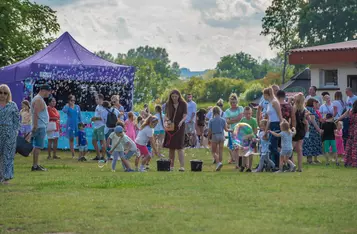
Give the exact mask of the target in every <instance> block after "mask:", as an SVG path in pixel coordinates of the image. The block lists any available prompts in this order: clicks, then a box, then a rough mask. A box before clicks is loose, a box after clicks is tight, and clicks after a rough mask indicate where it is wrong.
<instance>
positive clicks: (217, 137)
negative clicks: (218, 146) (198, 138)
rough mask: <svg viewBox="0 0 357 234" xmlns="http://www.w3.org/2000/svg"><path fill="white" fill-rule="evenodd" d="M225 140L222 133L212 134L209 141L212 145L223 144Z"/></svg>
mask: <svg viewBox="0 0 357 234" xmlns="http://www.w3.org/2000/svg"><path fill="white" fill-rule="evenodd" d="M225 140H226V138H225V137H224V133H217V134H212V139H211V141H212V142H214V143H221V142H224V141H225Z"/></svg>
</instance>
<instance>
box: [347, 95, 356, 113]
mask: <svg viewBox="0 0 357 234" xmlns="http://www.w3.org/2000/svg"><path fill="white" fill-rule="evenodd" d="M355 101H357V96H356V95H353V96H352V97H347V101H346V108H347V110H350V109H352V107H353V103H354V102H355Z"/></svg>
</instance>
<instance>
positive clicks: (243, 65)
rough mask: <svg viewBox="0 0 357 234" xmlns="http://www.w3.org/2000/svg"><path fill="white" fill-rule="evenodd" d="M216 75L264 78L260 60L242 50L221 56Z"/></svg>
mask: <svg viewBox="0 0 357 234" xmlns="http://www.w3.org/2000/svg"><path fill="white" fill-rule="evenodd" d="M214 76H215V77H227V78H236V79H242V80H253V79H258V78H263V77H264V75H263V77H262V74H261V72H260V65H259V63H258V61H257V60H256V59H255V58H253V57H252V56H251V55H250V54H246V53H244V52H240V53H238V54H233V55H227V56H224V57H222V58H221V60H220V61H219V62H218V63H217V66H216V74H215V75H214Z"/></svg>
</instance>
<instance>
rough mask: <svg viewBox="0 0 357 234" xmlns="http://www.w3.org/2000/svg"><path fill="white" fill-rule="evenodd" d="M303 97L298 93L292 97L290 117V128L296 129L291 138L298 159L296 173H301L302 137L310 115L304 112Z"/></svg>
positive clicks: (307, 126) (307, 128) (306, 128)
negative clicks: (292, 104) (292, 103)
mask: <svg viewBox="0 0 357 234" xmlns="http://www.w3.org/2000/svg"><path fill="white" fill-rule="evenodd" d="M304 103H305V97H304V94H302V93H298V94H296V95H295V97H294V106H293V112H292V116H291V122H292V126H293V127H294V128H295V129H296V134H295V136H294V138H293V142H294V148H295V151H296V153H297V157H298V170H297V171H298V172H302V156H303V154H302V146H303V143H304V137H305V134H306V132H307V131H308V130H309V123H308V118H307V116H308V115H309V114H310V113H309V112H308V111H306V110H305V105H304Z"/></svg>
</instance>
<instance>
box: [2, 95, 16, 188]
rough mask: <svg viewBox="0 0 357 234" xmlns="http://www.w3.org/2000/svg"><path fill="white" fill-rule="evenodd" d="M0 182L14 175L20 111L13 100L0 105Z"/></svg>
mask: <svg viewBox="0 0 357 234" xmlns="http://www.w3.org/2000/svg"><path fill="white" fill-rule="evenodd" d="M0 116H1V118H0V182H3V181H5V180H10V179H12V178H13V177H14V157H15V152H16V138H17V134H18V131H19V129H20V113H19V109H18V108H17V105H16V104H15V103H14V102H9V103H7V104H6V105H5V106H4V107H0Z"/></svg>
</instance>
